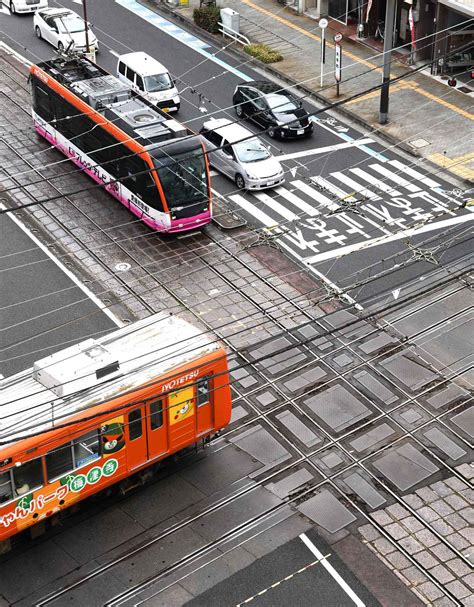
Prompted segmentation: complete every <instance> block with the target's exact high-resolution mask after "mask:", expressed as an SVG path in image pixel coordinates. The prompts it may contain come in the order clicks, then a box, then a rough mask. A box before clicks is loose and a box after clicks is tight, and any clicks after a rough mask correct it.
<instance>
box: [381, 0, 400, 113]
mask: <svg viewBox="0 0 474 607" xmlns="http://www.w3.org/2000/svg"><path fill="white" fill-rule="evenodd" d="M396 1H397V0H387V8H386V11H385V31H384V40H383V79H382V89H381V91H380V114H379V122H380V124H387V118H388V90H389V86H390V65H391V63H392V46H393V26H394V23H395V4H396Z"/></svg>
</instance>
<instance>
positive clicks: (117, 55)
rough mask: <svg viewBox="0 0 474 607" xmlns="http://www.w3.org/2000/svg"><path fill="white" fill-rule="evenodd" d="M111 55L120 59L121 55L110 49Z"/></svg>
mask: <svg viewBox="0 0 474 607" xmlns="http://www.w3.org/2000/svg"><path fill="white" fill-rule="evenodd" d="M109 53H110V54H111V55H113V56H114V57H120V54H119V53H117V51H114V50H112V49H111V48H109Z"/></svg>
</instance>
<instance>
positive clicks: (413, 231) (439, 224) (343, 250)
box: [303, 215, 474, 265]
mask: <svg viewBox="0 0 474 607" xmlns="http://www.w3.org/2000/svg"><path fill="white" fill-rule="evenodd" d="M473 219H474V215H462V216H461V217H453V218H452V219H446V220H445V221H434V222H432V223H429V224H427V225H424V226H422V227H421V228H410V229H408V230H400V231H399V232H396V233H395V234H391V235H390V236H380V237H378V238H374V239H373V240H369V241H366V242H357V243H356V244H350V245H347V246H345V247H340V248H339V249H332V250H331V251H326V252H325V253H319V254H318V255H313V257H308V258H306V259H304V260H303V262H304V263H305V264H307V265H311V264H313V263H318V262H320V261H327V260H328V259H333V258H334V257H343V256H344V255H348V254H349V253H352V252H354V251H362V250H364V249H368V248H370V247H376V246H379V245H384V244H387V243H389V242H394V241H395V240H401V239H402V238H407V237H412V236H416V235H418V234H423V233H424V232H433V231H434V230H444V229H446V228H450V227H452V226H454V225H457V224H458V223H465V222H466V221H472V220H473Z"/></svg>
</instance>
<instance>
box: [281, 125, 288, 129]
mask: <svg viewBox="0 0 474 607" xmlns="http://www.w3.org/2000/svg"><path fill="white" fill-rule="evenodd" d="M281 128H282V129H286V130H288V129H289V128H290V127H289V126H288V125H287V124H284V125H283V126H282V127H281Z"/></svg>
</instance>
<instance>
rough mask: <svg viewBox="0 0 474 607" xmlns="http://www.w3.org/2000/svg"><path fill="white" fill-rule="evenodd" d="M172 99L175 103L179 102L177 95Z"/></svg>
mask: <svg viewBox="0 0 474 607" xmlns="http://www.w3.org/2000/svg"><path fill="white" fill-rule="evenodd" d="M173 101H174V102H175V103H179V96H178V95H176V97H173Z"/></svg>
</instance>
